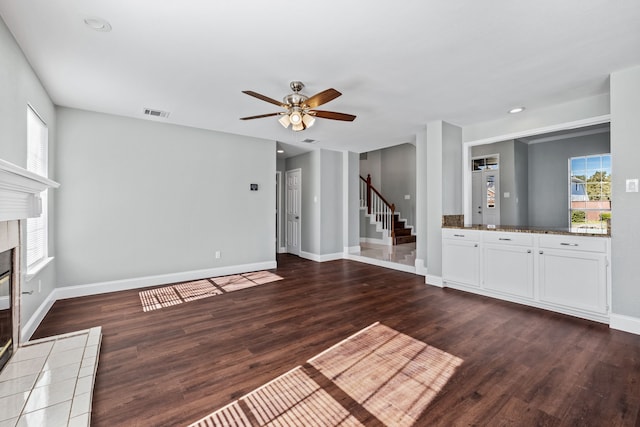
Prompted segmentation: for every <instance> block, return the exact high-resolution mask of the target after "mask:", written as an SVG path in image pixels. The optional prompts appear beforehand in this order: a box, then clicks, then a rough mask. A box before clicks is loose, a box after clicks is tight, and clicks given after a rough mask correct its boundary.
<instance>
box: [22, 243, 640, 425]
mask: <svg viewBox="0 0 640 427" xmlns="http://www.w3.org/2000/svg"><path fill="white" fill-rule="evenodd" d="M273 272H274V273H276V274H278V275H279V276H281V277H282V278H283V280H281V281H277V282H273V283H269V284H265V285H261V286H258V287H254V288H250V289H244V290H240V291H236V292H231V293H228V294H224V295H218V296H215V297H211V298H207V299H202V300H198V301H193V302H189V303H185V304H181V305H177V306H173V307H168V308H163V309H160V310H156V311H151V312H147V313H144V312H143V311H142V307H141V305H140V299H139V297H138V291H137V290H134V291H124V292H117V293H112V294H105V295H97V296H90V297H83V298H75V299H70V300H64V301H58V302H56V303H55V305H54V306H53V308H52V309H51V311H50V312H49V314H48V315H47V316H46V318H45V319H44V321H43V323H42V325H41V326H40V327H39V328H38V330H37V331H36V333H35V334H34V337H33V338H41V337H45V336H50V335H55V334H60V333H65V332H71V331H75V330H79V329H86V328H90V327H93V326H102V332H103V341H102V349H101V354H100V363H99V367H98V373H97V378H96V385H95V390H94V398H93V399H94V400H93V416H92V425H93V426H96V427H101V426H110V427H112V426H184V425H188V424H190V423H192V422H194V421H196V420H198V419H200V418H202V417H204V416H205V415H207V414H209V413H211V412H213V411H214V410H216V409H218V408H220V407H222V406H224V405H226V404H228V403H230V402H231V401H233V400H234V399H236V398H239V397H240V396H242V395H244V394H246V393H248V392H250V391H251V390H253V389H255V388H257V387H259V386H260V385H262V384H264V383H266V382H268V381H270V380H272V379H273V378H275V377H277V376H279V375H281V374H283V373H285V372H287V371H289V370H290V369H291V368H293V367H295V366H298V365H302V364H304V363H305V361H307V360H308V359H310V358H311V357H313V356H315V355H316V354H318V353H320V352H321V351H323V350H325V349H326V348H328V347H330V346H332V345H334V344H336V343H337V342H339V341H341V340H342V339H344V338H346V337H348V336H350V335H352V334H353V333H355V332H357V331H358V330H360V329H362V328H364V327H366V326H368V325H370V324H371V323H373V322H376V321H380V322H381V323H383V324H385V325H387V326H389V327H391V328H393V329H396V330H398V331H400V332H402V333H404V334H407V335H409V336H411V337H413V338H415V339H417V340H420V341H423V342H425V343H427V344H429V345H431V346H434V347H437V348H438V349H440V350H443V351H446V352H447V353H450V354H452V355H454V356H457V357H459V358H461V359H463V363H462V365H461V366H460V367H459V368H458V370H457V371H456V373H455V374H454V375H453V376H452V377H451V379H450V380H449V382H448V383H447V384H446V386H445V387H444V388H443V389H442V390H441V391H440V393H439V395H438V396H437V397H436V398H435V399H434V400H433V401H432V402H431V404H430V405H429V406H428V407H427V409H426V410H425V411H424V412H423V413H422V415H421V417H420V419H419V420H418V422H417V423H416V425H419V426H468V425H477V426H533V425H539V426H634V425H638V424H637V423H638V422H639V421H640V419H639V410H640V336H636V335H632V334H627V333H623V332H619V331H615V330H611V329H609V327H608V326H607V325H603V324H599V323H594V322H590V321H586V320H581V319H576V318H572V317H569V316H564V315H560V314H556V313H552V312H548V311H544V310H538V309H534V308H530V307H525V306H521V305H517V304H512V303H507V302H503V301H499V300H495V299H491V298H486V297H482V296H477V295H473V294H468V293H465V292H460V291H456V290H452V289H439V288H435V287H431V286H426V285H425V284H424V278H422V277H420V276H416V275H413V274H408V273H403V272H399V271H394V270H389V269H385V268H381V267H375V266H372V265H367V264H362V263H358V262H354V261H347V260H339V261H331V262H326V263H315V262H311V261H306V260H303V259H300V258H298V257H295V256H291V255H279V256H278V268H277V269H276V270H273Z"/></svg>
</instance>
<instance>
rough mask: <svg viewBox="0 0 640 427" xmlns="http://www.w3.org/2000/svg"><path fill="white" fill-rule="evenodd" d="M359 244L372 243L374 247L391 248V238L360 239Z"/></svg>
mask: <svg viewBox="0 0 640 427" xmlns="http://www.w3.org/2000/svg"><path fill="white" fill-rule="evenodd" d="M360 243H373V244H374V245H387V246H392V243H393V242H392V241H391V237H383V238H382V239H375V238H373V237H361V238H360Z"/></svg>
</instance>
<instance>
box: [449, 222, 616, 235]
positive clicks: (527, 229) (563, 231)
mask: <svg viewBox="0 0 640 427" xmlns="http://www.w3.org/2000/svg"><path fill="white" fill-rule="evenodd" d="M442 228H457V229H461V230H482V231H506V232H510V233H535V234H559V235H566V236H591V237H611V228H608V229H607V233H606V234H603V233H598V232H596V231H589V229H580V231H572V230H571V229H570V228H569V227H564V228H562V227H557V228H554V227H531V226H527V225H518V226H515V225H496V226H495V227H494V226H488V225H485V224H473V225H469V226H460V225H451V224H443V225H442Z"/></svg>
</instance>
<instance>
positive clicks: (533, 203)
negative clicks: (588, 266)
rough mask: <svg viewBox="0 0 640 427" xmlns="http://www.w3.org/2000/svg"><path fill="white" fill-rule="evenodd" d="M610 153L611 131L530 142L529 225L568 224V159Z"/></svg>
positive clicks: (549, 225) (613, 172) (563, 225)
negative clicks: (542, 141)
mask: <svg viewBox="0 0 640 427" xmlns="http://www.w3.org/2000/svg"><path fill="white" fill-rule="evenodd" d="M609 152H610V143H609V133H600V134H595V135H586V136H580V137H575V138H569V139H562V140H557V141H550V142H544V143H539V144H531V145H529V225H531V226H534V227H568V226H569V214H568V212H569V185H568V177H569V169H568V168H569V166H568V161H569V158H570V157H576V156H588V155H592V154H603V153H609ZM612 174H613V175H615V174H616V172H615V170H614V171H612Z"/></svg>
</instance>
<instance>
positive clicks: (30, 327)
mask: <svg viewBox="0 0 640 427" xmlns="http://www.w3.org/2000/svg"><path fill="white" fill-rule="evenodd" d="M55 293H56V290H55V289H54V290H53V291H52V292H51V293H50V294H49V295H48V296H47V297H46V298H45V299H44V301H42V304H40V306H39V307H38V308H37V309H36V311H35V313H33V315H32V316H31V317H30V318H29V320H27V321H26V322H25V324H24V325H22V326H21V327H20V344H22V343H25V342H27V341H29V339H31V336H32V335H33V333H34V332H35V331H36V329H38V326H40V323H41V322H42V320H44V316H46V315H47V313H48V312H49V310H51V307H53V304H54V303H55V302H56V295H55Z"/></svg>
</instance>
